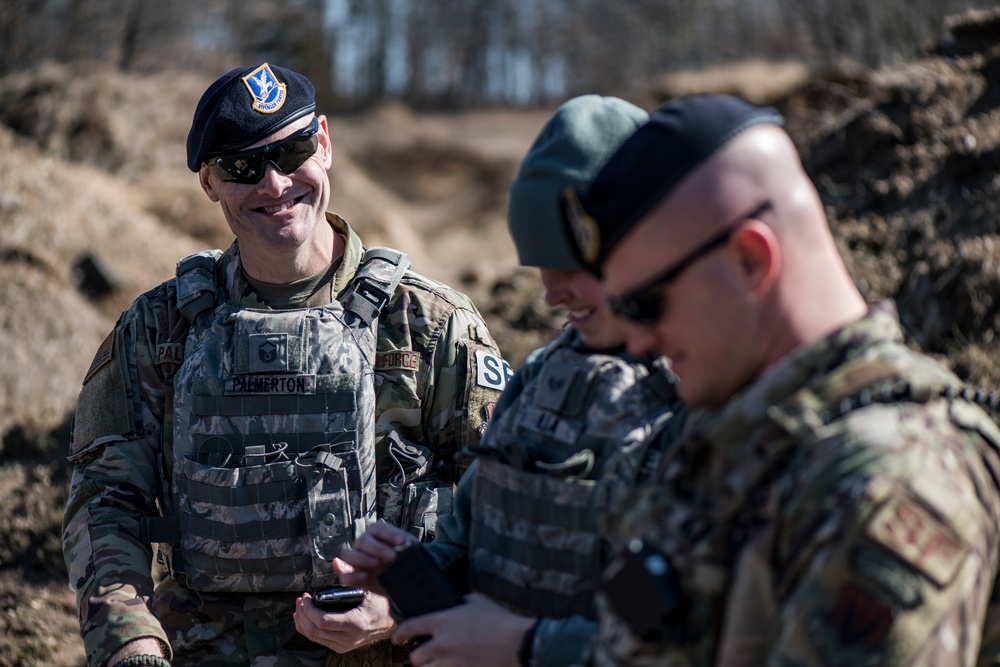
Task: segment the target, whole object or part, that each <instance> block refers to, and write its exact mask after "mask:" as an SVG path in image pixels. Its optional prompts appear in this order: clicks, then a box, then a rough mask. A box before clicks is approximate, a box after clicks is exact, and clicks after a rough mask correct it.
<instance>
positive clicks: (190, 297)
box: [177, 250, 222, 322]
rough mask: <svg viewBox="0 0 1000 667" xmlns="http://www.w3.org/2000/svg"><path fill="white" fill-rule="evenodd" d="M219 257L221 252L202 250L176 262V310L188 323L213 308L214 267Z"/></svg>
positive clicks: (214, 288) (214, 289)
mask: <svg viewBox="0 0 1000 667" xmlns="http://www.w3.org/2000/svg"><path fill="white" fill-rule="evenodd" d="M220 257H222V251H221V250H202V251H201V252H197V253H195V254H193V255H188V256H187V257H184V258H183V259H181V260H180V261H178V262H177V308H178V310H180V311H181V314H182V315H184V319H186V320H187V321H188V322H193V321H194V319H195V317H197V316H198V314H199V313H202V312H204V311H206V310H208V309H209V308H212V307H214V306H215V298H216V297H215V291H216V284H215V267H216V264H218V261H219V258H220Z"/></svg>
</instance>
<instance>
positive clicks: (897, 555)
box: [592, 304, 1000, 667]
mask: <svg viewBox="0 0 1000 667" xmlns="http://www.w3.org/2000/svg"><path fill="white" fill-rule="evenodd" d="M958 385H959V381H958V379H957V378H955V377H954V376H953V375H951V374H950V373H948V372H946V371H944V370H943V369H941V368H940V367H939V366H938V365H937V364H936V363H935V362H933V361H932V360H930V359H929V358H927V357H925V356H923V355H920V354H918V353H916V352H913V351H912V350H910V349H909V348H907V347H906V346H905V345H903V343H902V342H901V333H900V330H899V325H898V321H897V319H896V315H895V310H894V308H893V307H892V306H891V305H890V304H880V305H879V306H877V307H875V308H873V309H872V310H871V311H870V312H869V314H868V315H867V316H866V317H865V318H863V319H862V320H860V321H858V322H856V323H853V324H851V325H849V326H847V327H846V328H844V329H842V330H841V331H839V332H836V333H835V334H833V335H831V336H830V337H828V338H827V339H825V340H822V341H820V342H817V343H815V344H812V345H809V346H804V347H803V348H801V349H798V350H796V351H795V352H794V353H793V354H792V355H791V356H790V357H788V358H786V359H785V360H783V361H782V362H779V364H778V365H776V366H775V367H774V368H772V369H770V370H769V371H768V372H767V373H766V374H765V375H764V377H762V378H761V379H759V380H758V381H757V382H756V383H755V384H754V385H752V386H750V387H749V388H747V389H746V390H744V391H743V392H741V393H740V394H739V395H737V396H735V397H733V398H732V399H731V400H730V401H729V402H727V404H726V405H724V406H722V407H721V408H720V409H719V410H717V411H713V412H711V413H709V414H706V415H704V416H702V418H700V419H699V420H698V421H697V423H696V424H694V425H693V427H692V428H691V430H690V431H689V434H688V436H687V437H685V438H684V439H683V440H682V441H681V442H679V443H678V444H677V445H676V446H675V447H674V448H673V449H672V450H671V452H670V454H669V455H668V457H667V459H666V460H665V462H664V465H663V466H662V467H661V469H660V471H659V474H658V475H657V477H656V479H655V480H654V481H653V483H650V484H649V485H645V486H643V487H642V488H641V489H640V490H639V491H637V492H636V493H635V495H634V498H633V499H632V501H631V502H630V503H629V504H628V505H627V506H626V507H627V511H626V512H624V514H623V515H622V516H621V517H620V522H618V523H617V524H616V523H613V522H608V525H607V529H608V530H609V531H610V532H611V533H612V535H613V538H612V539H613V540H614V542H615V543H616V544H617V545H619V546H621V545H623V544H624V543H625V542H626V541H627V540H630V539H632V538H634V537H640V538H643V539H644V540H646V541H647V543H649V544H650V545H652V546H653V547H655V548H656V549H657V550H658V551H659V552H660V553H661V554H663V555H664V556H665V557H666V560H667V561H668V562H669V564H670V565H671V566H672V567H673V568H674V569H675V571H676V572H677V574H678V581H679V584H680V588H681V590H682V591H683V593H684V594H685V596H686V598H687V607H686V612H685V613H684V614H683V615H681V616H680V617H679V618H677V619H676V620H675V621H674V622H673V623H672V624H663V627H661V628H660V629H659V631H658V632H655V633H651V634H650V635H648V636H646V637H642V638H640V637H636V636H634V635H633V634H632V633H631V632H630V631H629V629H628V627H626V625H625V624H624V623H623V622H622V620H621V618H620V617H619V616H616V615H615V614H614V613H613V611H612V607H611V605H610V604H609V598H607V597H605V596H604V595H602V596H601V598H600V601H599V607H600V613H599V616H600V630H599V635H598V638H597V641H596V643H595V648H594V651H593V656H592V664H596V665H602V666H603V665H641V666H647V665H649V666H652V665H656V666H667V665H669V666H671V667H673V666H680V665H685V666H686V665H706V666H707V665H726V666H730V665H775V666H777V665H781V666H798V665H831V666H845V667H846V666H848V665H850V666H851V667H864V666H871V667H875V666H876V665H877V666H889V667H891V666H894V665H973V664H976V658H977V652H978V651H979V646H980V631H981V628H982V625H983V619H984V614H985V613H986V610H987V604H988V602H989V600H990V599H991V591H992V594H993V596H994V597H996V591H995V576H996V573H997V558H998V555H997V550H998V541H997V537H998V535H997V525H998V524H997V521H998V519H1000V492H998V489H997V480H998V479H1000V457H998V452H997V443H998V442H1000V432H998V430H997V427H996V425H995V424H994V423H993V421H992V420H991V418H990V417H989V416H988V415H987V414H986V413H985V412H983V411H982V410H981V409H980V408H979V406H977V405H975V404H974V403H972V402H969V401H968V400H965V398H963V397H962V395H960V394H957V393H956V391H955V388H956V387H957V386H958Z"/></svg>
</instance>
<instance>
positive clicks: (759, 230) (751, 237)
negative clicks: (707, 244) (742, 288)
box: [732, 220, 782, 295]
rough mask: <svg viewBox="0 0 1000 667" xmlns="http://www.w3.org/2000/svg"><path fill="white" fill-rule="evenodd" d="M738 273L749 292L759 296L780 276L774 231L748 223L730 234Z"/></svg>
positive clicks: (778, 246)
mask: <svg viewBox="0 0 1000 667" xmlns="http://www.w3.org/2000/svg"><path fill="white" fill-rule="evenodd" d="M732 244H733V247H734V248H735V250H736V255H737V260H738V262H739V270H740V274H741V276H742V277H743V279H744V280H745V281H746V284H747V290H748V291H749V292H752V293H755V294H757V295H761V294H763V293H765V292H767V291H769V290H770V289H771V287H772V286H773V285H774V283H775V282H777V280H778V276H779V275H780V273H781V265H782V255H781V245H780V244H779V243H778V237H777V235H775V233H774V230H773V229H771V228H770V227H769V226H768V225H766V224H764V223H763V222H760V221H757V220H750V221H748V222H747V223H746V224H744V225H743V226H742V227H740V228H739V229H737V230H736V231H735V232H734V233H733V240H732Z"/></svg>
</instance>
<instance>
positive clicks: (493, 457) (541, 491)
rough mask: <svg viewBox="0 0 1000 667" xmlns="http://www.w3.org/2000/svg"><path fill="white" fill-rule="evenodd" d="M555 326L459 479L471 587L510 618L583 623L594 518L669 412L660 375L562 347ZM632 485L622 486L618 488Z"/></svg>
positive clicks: (566, 340) (593, 580)
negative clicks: (467, 478)
mask: <svg viewBox="0 0 1000 667" xmlns="http://www.w3.org/2000/svg"><path fill="white" fill-rule="evenodd" d="M576 335H578V334H576V333H575V332H573V331H572V330H567V331H566V332H564V334H562V335H561V336H560V338H558V339H557V340H556V341H554V342H553V343H552V344H551V345H550V347H549V348H548V349H547V350H545V351H544V353H543V354H544V359H543V361H542V363H541V365H540V370H539V372H538V375H537V377H536V378H535V379H534V381H529V382H528V383H527V385H526V386H525V388H524V390H523V391H522V393H521V394H520V396H518V398H517V400H516V402H515V403H514V404H513V405H512V406H509V407H508V409H506V410H505V411H504V412H502V413H501V414H500V415H499V417H498V419H497V420H496V421H495V422H494V423H492V424H491V425H490V428H489V429H488V430H487V435H486V440H485V442H484V443H483V446H481V448H478V449H480V451H482V452H483V454H484V455H483V456H481V457H480V458H479V459H478V460H477V462H476V466H475V467H473V468H472V469H471V470H470V472H469V474H472V475H474V477H473V480H472V484H473V486H472V507H473V508H474V512H473V516H472V520H471V526H470V532H469V577H470V584H471V587H472V589H473V590H475V591H478V592H481V593H484V594H486V595H488V596H490V597H492V598H494V599H496V600H498V601H500V602H502V603H504V604H506V605H508V606H509V607H511V608H513V609H515V610H518V611H520V612H531V613H532V614H535V615H541V616H550V617H555V618H565V617H568V616H572V615H575V614H582V615H585V616H588V617H591V618H592V617H594V615H595V610H594V602H593V599H594V594H595V592H596V590H597V583H598V580H599V577H600V573H601V568H602V566H603V563H604V559H603V548H602V541H601V538H600V534H599V531H598V525H597V517H598V515H599V513H600V512H601V510H603V509H605V508H606V506H607V504H608V502H609V498H610V497H611V496H613V495H616V494H614V493H613V492H612V487H613V486H614V484H615V482H613V481H611V480H609V479H608V476H609V475H613V474H614V473H616V472H620V471H622V470H625V469H630V468H633V467H637V466H630V465H622V464H621V462H618V463H616V460H617V459H619V458H620V457H621V456H627V457H633V458H636V459H638V458H641V457H642V456H643V455H644V452H645V450H646V447H647V446H648V444H649V442H650V437H649V436H650V434H651V433H654V432H658V431H659V430H660V429H661V425H662V424H664V423H665V422H666V421H667V420H669V419H670V418H671V417H672V415H673V413H672V410H673V409H674V408H676V406H677V403H676V398H675V396H676V395H675V393H674V389H673V385H672V383H671V381H670V380H669V376H668V375H667V374H666V371H665V369H661V368H658V367H655V366H654V367H653V370H652V371H651V370H650V369H649V368H647V367H646V366H643V365H641V364H638V363H634V362H633V363H630V362H628V361H627V360H625V359H622V358H620V357H616V356H612V355H607V354H598V353H592V352H581V351H579V350H576V349H573V347H572V346H571V339H572V338H573V337H575V336H576ZM631 482H632V480H627V481H625V483H626V484H630V483H631Z"/></svg>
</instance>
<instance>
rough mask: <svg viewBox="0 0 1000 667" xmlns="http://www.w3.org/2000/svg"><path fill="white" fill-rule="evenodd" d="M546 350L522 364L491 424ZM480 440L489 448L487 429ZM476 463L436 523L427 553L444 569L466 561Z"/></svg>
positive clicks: (510, 403) (513, 400)
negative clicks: (450, 505)
mask: <svg viewBox="0 0 1000 667" xmlns="http://www.w3.org/2000/svg"><path fill="white" fill-rule="evenodd" d="M545 350H546V347H541V348H538V349H537V350H535V351H534V352H532V353H530V354H529V355H528V356H527V358H526V359H525V360H524V363H523V364H521V366H519V367H518V369H517V372H516V373H514V375H513V377H511V378H510V381H509V382H507V383H506V387H505V388H504V390H503V392H502V393H501V394H500V397H499V399H498V400H497V402H496V408H495V409H494V410H492V414H491V417H490V421H491V422H494V423H495V421H496V419H497V418H498V417H499V416H500V414H501V413H502V412H503V411H504V410H507V409H509V408H511V406H513V405H514V404H515V403H516V402H517V398H518V396H519V395H520V394H521V391H522V390H523V389H524V387H525V385H527V384H528V383H529V382H530V379H531V378H532V377H534V375H535V374H536V373H537V372H538V369H539V368H540V367H541V362H542V358H543V356H544V351H545ZM485 431H486V432H485V433H484V437H483V439H482V443H481V445H482V447H483V448H488V447H489V441H490V429H489V428H486V429H485ZM475 473H476V463H475V461H473V462H472V463H471V465H470V466H469V467H468V470H467V472H466V473H465V474H464V475H463V476H462V478H461V479H460V480H459V481H458V485H457V486H456V488H455V498H454V502H453V506H452V511H451V513H450V514H446V515H442V516H441V517H440V519H439V520H438V532H437V535H436V536H435V538H434V542H433V543H432V544H430V545H428V549H429V550H430V551H431V553H432V554H433V555H434V558H435V559H436V560H437V561H438V564H439V565H441V567H443V568H448V567H451V566H452V565H453V564H454V563H456V562H458V561H460V560H463V559H467V558H468V555H469V527H470V526H471V525H472V481H473V479H474V478H475Z"/></svg>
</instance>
